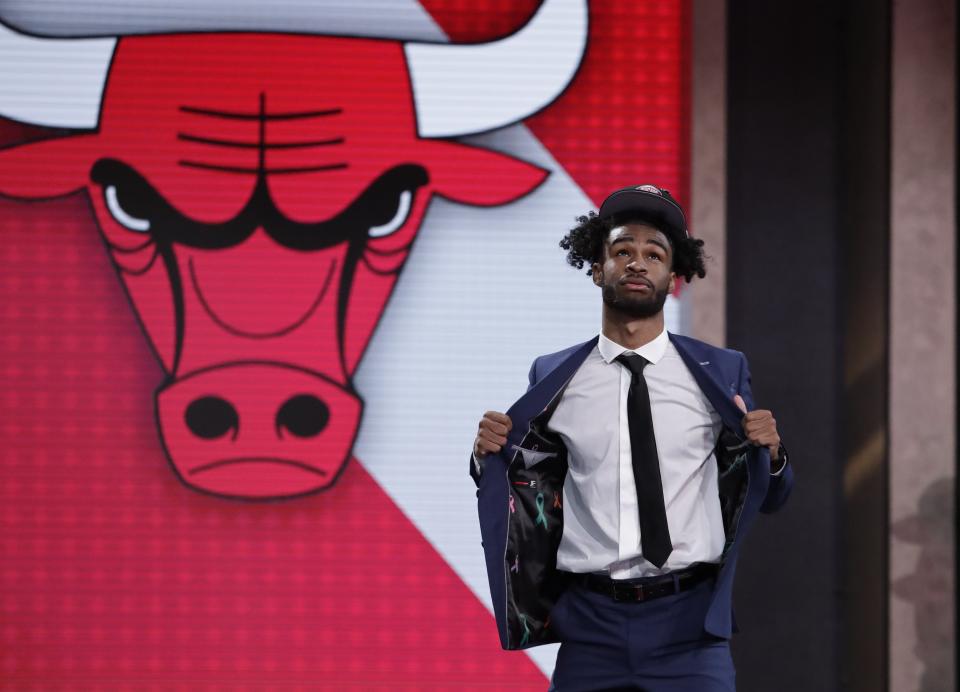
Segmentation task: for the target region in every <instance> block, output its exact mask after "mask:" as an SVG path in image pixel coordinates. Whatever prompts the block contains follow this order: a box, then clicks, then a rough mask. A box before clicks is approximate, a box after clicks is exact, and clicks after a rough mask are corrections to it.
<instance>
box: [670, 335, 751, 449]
mask: <svg viewBox="0 0 960 692" xmlns="http://www.w3.org/2000/svg"><path fill="white" fill-rule="evenodd" d="M669 337H670V341H672V342H673V345H674V346H675V347H676V349H677V353H679V354H680V357H681V358H683V362H684V363H686V365H687V369H688V370H690V373H691V374H692V375H693V378H694V379H695V380H696V381H697V384H698V385H700V389H701V390H702V391H703V393H704V395H705V396H706V397H707V399H708V400H709V401H710V403H711V404H713V408H714V409H716V411H717V413H718V414H719V415H720V418H721V420H723V423H724V425H726V426H727V427H728V428H730V430H732V431H733V432H735V433H736V434H737V435H739V436H740V437H741V438H745V437H746V436H745V435H744V432H743V427H742V425H741V424H740V422H741V421H742V420H743V412H742V411H741V410H740V409H739V408H737V405H736V404H735V403H734V402H733V395H734V394H736V392H728V391H727V387H726V386H725V385H724V384H723V383H721V382H718V381H717V379H716V377H715V376H714V374H713V368H707V367H704V366H703V365H701V364H700V361H699V360H698V359H697V356H696V355H694V354H693V353H691V352H690V349H689V347H688V346H687V344H685V343H684V341H683V340H682V339H676V338H674V335H673V334H669Z"/></svg>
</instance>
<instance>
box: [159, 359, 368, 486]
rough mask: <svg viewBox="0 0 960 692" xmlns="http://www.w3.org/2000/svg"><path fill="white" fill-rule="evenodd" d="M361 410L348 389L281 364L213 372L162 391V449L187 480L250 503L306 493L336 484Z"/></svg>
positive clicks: (245, 365) (237, 366) (236, 366)
mask: <svg viewBox="0 0 960 692" xmlns="http://www.w3.org/2000/svg"><path fill="white" fill-rule="evenodd" d="M361 408H362V405H361V402H360V400H359V399H358V398H357V396H356V395H355V394H354V393H353V392H351V391H349V390H348V389H346V388H344V387H343V386H341V385H339V384H337V383H335V382H333V381H331V380H329V379H327V378H325V377H323V376H321V375H319V374H317V373H314V372H310V371H307V370H303V369H301V368H298V367H294V366H288V365H284V364H279V363H234V364H227V365H222V366H217V367H213V368H208V369H205V370H202V371H199V372H195V373H192V374H190V375H188V376H186V377H183V378H181V379H179V380H175V381H174V382H172V383H171V384H170V385H168V386H167V387H165V388H164V389H162V390H160V392H159V393H158V394H157V417H158V419H159V421H160V431H161V435H162V436H163V443H164V445H165V447H166V450H167V454H168V455H169V457H170V461H171V462H172V464H173V467H174V468H175V469H176V471H177V473H178V474H179V476H180V478H181V479H182V480H183V481H184V482H185V483H187V484H188V485H191V486H193V487H195V488H198V489H200V490H204V491H207V492H211V493H216V494H218V495H227V496H231V497H241V498H250V499H269V498H280V497H289V496H292V495H302V494H303V493H308V492H312V491H315V490H320V489H322V488H325V487H327V486H329V485H330V484H331V483H333V481H334V480H336V478H337V475H338V474H339V472H340V471H341V469H342V468H343V466H344V464H345V463H346V461H347V459H348V456H349V453H350V449H351V447H352V446H353V441H354V438H355V437H356V433H357V428H358V425H359V422H360V412H361Z"/></svg>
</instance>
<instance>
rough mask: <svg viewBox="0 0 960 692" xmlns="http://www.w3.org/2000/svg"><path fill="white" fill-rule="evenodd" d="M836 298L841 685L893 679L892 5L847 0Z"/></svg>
mask: <svg viewBox="0 0 960 692" xmlns="http://www.w3.org/2000/svg"><path fill="white" fill-rule="evenodd" d="M843 7H844V16H843V25H842V31H841V35H842V37H843V44H842V45H843V54H842V60H843V64H842V67H843V71H842V77H843V88H842V89H841V97H840V104H841V109H840V112H841V120H840V124H841V127H840V229H839V234H838V237H839V239H840V256H841V267H842V271H841V274H840V285H839V288H840V291H841V295H840V300H839V305H840V308H841V318H842V323H843V327H842V332H841V337H842V339H843V375H842V378H843V391H842V399H841V406H842V409H841V416H840V421H841V430H840V431H839V432H840V440H839V442H840V448H841V450H842V452H843V457H842V463H843V469H844V474H843V533H842V537H843V542H842V544H841V564H842V566H843V575H842V581H841V586H842V591H841V621H842V637H841V642H840V643H841V646H840V653H841V661H840V671H841V679H842V681H843V689H845V690H851V691H856V692H873V691H875V690H886V689H888V670H889V666H888V664H887V661H888V651H889V644H888V637H887V629H888V622H889V620H888V617H887V612H888V596H889V579H888V572H889V569H888V564H889V561H888V545H889V540H890V538H889V534H888V526H889V497H888V492H887V487H888V478H889V469H888V456H889V454H888V441H887V438H888V435H887V431H888V426H887V418H888V411H889V401H888V393H887V392H888V384H887V383H888V373H889V348H888V334H889V328H888V327H889V298H888V296H889V290H890V267H889V265H890V220H889V219H890V103H891V101H890V48H891V44H890V36H891V16H890V5H889V4H888V3H886V2H875V0H848V2H845V3H843Z"/></svg>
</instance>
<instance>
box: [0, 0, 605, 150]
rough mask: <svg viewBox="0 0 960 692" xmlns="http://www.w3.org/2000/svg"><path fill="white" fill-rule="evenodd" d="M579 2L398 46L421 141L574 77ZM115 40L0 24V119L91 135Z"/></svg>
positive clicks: (546, 93) (455, 131)
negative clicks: (486, 33)
mask: <svg viewBox="0 0 960 692" xmlns="http://www.w3.org/2000/svg"><path fill="white" fill-rule="evenodd" d="M587 27H588V12H587V0H544V2H543V4H542V5H541V6H540V8H539V9H538V10H537V13H536V14H535V15H534V16H533V17H532V18H531V19H530V21H529V22H527V24H526V25H525V26H523V27H522V28H521V29H519V30H518V31H517V32H515V33H513V34H511V35H510V36H507V37H505V38H502V39H499V40H496V41H491V42H489V43H478V44H469V45H450V44H446V43H422V42H412V41H411V42H407V43H405V44H404V52H405V54H406V57H407V63H408V65H409V69H410V80H411V83H412V85H413V97H414V102H415V104H416V111H417V130H418V134H419V135H420V136H421V137H428V138H429V137H455V136H458V135H467V134H473V133H477V132H485V131H487V130H493V129H496V128H498V127H503V126H505V125H509V124H510V123H514V122H518V121H520V120H522V119H524V118H526V117H527V116H529V115H532V114H533V113H536V112H537V111H539V110H541V109H542V108H544V107H546V106H547V105H548V104H549V103H550V102H551V101H553V100H554V99H555V98H556V97H557V96H558V95H559V94H561V93H562V92H563V90H564V89H566V87H567V84H569V83H570V80H571V79H573V76H574V74H576V72H577V69H578V67H579V66H580V60H581V58H582V57H583V52H584V49H585V48H586V43H587ZM117 40H118V39H117V38H39V37H35V36H30V35H27V34H23V33H20V32H18V31H15V30H13V29H11V28H10V27H8V26H6V25H4V24H2V23H0V65H4V66H16V67H15V69H9V67H8V68H6V69H0V115H2V116H4V117H6V118H10V119H12V120H17V121H20V122H23V123H28V124H31V125H40V126H44V127H61V128H70V129H80V130H92V129H95V128H96V127H97V124H98V121H99V114H100V102H101V99H102V97H103V90H104V85H105V84H106V79H107V73H108V71H109V68H110V61H111V59H112V57H113V51H114V48H115V47H116V43H117Z"/></svg>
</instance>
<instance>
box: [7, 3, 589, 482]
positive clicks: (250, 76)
mask: <svg viewBox="0 0 960 692" xmlns="http://www.w3.org/2000/svg"><path fill="white" fill-rule="evenodd" d="M571 18H572V19H573V20H574V21H571ZM558 22H559V23H562V24H563V25H564V26H567V27H570V26H574V27H575V32H576V33H577V35H578V36H579V38H578V40H577V41H576V42H574V44H573V46H568V49H567V50H565V52H564V54H563V55H562V56H558V55H556V53H555V52H553V53H549V52H546V53H545V52H544V51H542V50H541V43H542V41H543V37H544V36H547V35H549V34H550V32H552V31H553V30H554V29H555V28H556V25H557V24H558ZM568 30H569V28H568ZM585 41H586V8H585V5H584V3H583V2H582V1H577V0H549V1H548V2H546V3H544V6H543V7H541V8H540V10H539V11H538V13H537V14H536V15H535V16H534V18H533V19H531V21H530V22H529V23H528V24H527V26H525V27H524V28H523V29H521V30H520V31H519V32H518V33H517V34H515V35H513V36H511V37H508V38H506V39H503V40H501V41H497V42H494V43H491V44H485V45H469V46H450V45H442V44H420V43H409V42H408V43H401V42H399V41H389V40H379V39H361V38H345V37H332V36H313V35H309V36H308V35H292V34H273V33H202V34H165V35H155V36H130V37H122V38H119V39H79V40H78V39H36V38H32V37H27V36H24V35H21V34H18V33H16V32H14V31H11V30H9V29H6V28H3V27H2V26H0V49H11V50H12V49H15V50H16V51H17V54H18V55H26V56H33V57H34V58H35V59H36V61H37V62H38V63H41V62H45V63H47V64H49V65H51V67H50V68H49V69H51V70H56V69H63V68H64V66H66V65H69V66H71V67H72V69H74V70H77V71H78V74H76V75H74V76H73V77H72V78H71V84H73V85H79V86H80V87H81V88H82V87H83V85H87V86H86V91H82V93H66V94H64V93H59V94H57V93H48V94H43V95H41V96H40V97H37V92H36V90H35V89H31V88H23V87H21V86H12V87H10V88H7V87H6V86H4V88H3V89H2V90H0V93H2V94H3V96H2V97H0V114H2V115H4V116H6V117H9V118H13V119H17V120H20V121H22V122H27V123H32V124H37V125H43V126H55V127H64V128H69V129H71V130H74V131H75V132H73V133H72V134H70V135H69V136H65V137H61V138H55V139H47V140H44V141H40V142H35V143H31V144H25V145H21V146H16V147H13V148H9V149H6V150H3V151H0V193H2V194H5V195H9V196H12V197H15V198H20V199H43V198H51V197H57V196H63V195H68V194H73V193H77V192H82V193H84V194H86V195H87V196H88V198H89V200H90V204H91V206H92V209H93V213H94V216H95V218H96V221H97V225H98V227H99V229H100V232H101V234H102V238H103V241H104V243H105V245H106V248H107V250H108V252H109V254H110V257H111V260H112V262H113V264H114V266H115V268H116V271H117V273H118V275H119V277H120V279H121V281H122V283H123V285H124V288H125V290H126V292H127V295H128V297H129V299H130V303H131V305H132V307H133V309H134V311H135V312H136V314H137V316H138V319H139V320H140V324H141V325H142V327H143V330H144V332H145V334H146V335H147V338H148V339H149V342H150V344H151V345H152V347H153V349H154V351H155V353H156V355H157V357H158V359H159V361H160V362H161V364H162V365H163V368H164V371H165V373H166V378H165V380H164V382H163V383H162V384H161V386H160V387H159V389H158V390H157V393H156V419H157V425H158V429H159V432H160V437H161V440H162V443H163V446H164V448H165V451H166V453H167V456H168V458H169V460H170V462H171V464H172V466H173V468H174V470H175V471H176V473H177V474H178V476H179V477H180V479H181V480H183V482H184V483H186V484H187V485H189V486H191V487H193V488H196V489H198V490H201V491H205V492H209V493H213V494H217V495H222V496H228V497H236V498H247V499H271V498H282V497H293V496H298V495H303V494H306V493H311V492H315V491H318V490H322V489H324V488H328V487H330V486H331V485H332V484H333V483H334V482H335V481H336V479H337V477H338V476H339V474H340V473H341V472H342V470H343V468H344V465H345V464H346V462H347V460H348V459H349V458H350V452H351V449H352V447H353V443H354V440H355V437H356V434H357V430H358V427H359V423H360V418H361V412H362V400H361V397H360V395H359V394H358V393H357V392H356V391H355V389H354V387H353V384H352V377H353V374H354V372H355V370H356V368H357V366H358V364H359V362H360V359H361V357H362V355H363V353H364V350H365V348H366V346H367V344H368V342H369V340H370V337H371V335H372V334H373V331H374V329H375V327H376V325H377V322H378V320H379V319H380V316H381V314H382V312H383V310H384V308H385V306H386V304H387V302H388V299H389V297H390V295H391V292H392V290H393V288H394V285H395V283H396V281H397V278H398V276H399V273H400V271H401V269H402V267H403V265H404V262H405V260H406V258H407V256H408V253H409V252H410V250H411V248H412V246H413V243H414V240H415V238H416V235H417V231H418V229H419V227H420V225H421V222H422V220H423V217H424V215H425V213H426V211H427V208H428V205H429V203H430V200H431V198H432V197H434V196H435V195H440V196H443V197H447V198H450V199H452V200H454V201H457V202H460V203H464V204H473V205H500V204H505V203H507V202H510V201H512V200H514V199H517V198H519V197H521V196H523V195H525V194H526V193H528V192H529V191H531V190H533V189H534V188H536V187H537V186H538V185H539V184H540V182H541V181H542V180H543V178H544V176H545V172H544V171H542V170H541V169H539V168H536V167H534V166H531V165H530V164H527V163H524V162H521V161H518V160H516V159H514V158H511V157H509V156H506V155H503V154H498V153H494V152H491V151H486V150H482V149H479V148H475V147H472V146H468V145H465V144H463V143H459V142H453V141H447V140H446V139H444V138H450V137H453V136H457V135H463V134H469V133H475V132H482V131H486V130H490V129H494V128H497V127H501V126H504V125H507V124H510V123H513V122H516V121H518V120H520V119H522V118H524V117H526V116H528V115H530V114H531V113H533V112H535V111H537V110H539V109H540V108H542V107H543V106H544V105H545V104H546V103H549V102H550V101H551V100H553V99H554V98H555V97H556V96H557V95H558V94H559V93H561V92H562V91H563V90H564V89H565V88H566V85H567V84H568V83H569V81H570V79H571V78H572V76H573V74H574V72H575V71H576V69H577V65H578V63H579V60H580V56H581V53H582V51H583V48H584V45H585ZM57 63H59V66H57ZM518 68H523V69H518ZM451 72H453V73H454V74H456V75H457V84H458V87H457V88H455V89H451V88H450V85H449V75H450V74H451ZM80 73H82V74H80ZM441 77H442V79H441ZM40 81H41V82H42V81H43V80H42V79H41V80H40ZM371 95H375V97H371ZM58 98H59V99H60V101H58ZM398 367H402V364H398Z"/></svg>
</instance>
